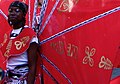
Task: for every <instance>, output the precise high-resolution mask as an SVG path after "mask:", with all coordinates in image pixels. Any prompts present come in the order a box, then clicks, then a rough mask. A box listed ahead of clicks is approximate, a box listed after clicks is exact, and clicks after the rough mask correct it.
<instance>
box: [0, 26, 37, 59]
mask: <svg viewBox="0 0 120 84" xmlns="http://www.w3.org/2000/svg"><path fill="white" fill-rule="evenodd" d="M10 32H11V31H10ZM10 32H8V34H6V33H5V34H4V35H5V37H6V38H4V41H3V42H5V43H3V46H2V47H1V51H2V53H3V55H4V57H5V58H6V57H7V58H8V57H9V56H12V55H18V54H21V53H23V52H24V51H25V50H27V49H28V47H29V44H30V41H31V39H32V38H33V37H34V36H35V35H36V34H35V32H34V31H33V29H31V28H25V29H23V30H22V32H21V33H20V35H19V36H17V37H16V38H15V39H12V40H11V39H10Z"/></svg>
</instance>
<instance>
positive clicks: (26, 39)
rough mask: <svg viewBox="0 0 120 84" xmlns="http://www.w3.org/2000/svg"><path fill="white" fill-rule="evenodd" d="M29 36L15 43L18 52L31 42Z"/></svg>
mask: <svg viewBox="0 0 120 84" xmlns="http://www.w3.org/2000/svg"><path fill="white" fill-rule="evenodd" d="M29 39H30V38H29V36H26V37H23V38H21V39H20V41H15V42H14V45H15V46H16V49H17V50H20V49H21V48H22V47H24V46H25V45H26V43H27V42H28V41H29Z"/></svg>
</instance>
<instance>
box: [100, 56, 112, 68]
mask: <svg viewBox="0 0 120 84" xmlns="http://www.w3.org/2000/svg"><path fill="white" fill-rule="evenodd" d="M112 67H113V64H112V62H111V61H110V60H109V59H108V58H105V57H104V56H102V57H101V60H100V62H99V68H103V69H106V70H108V69H112Z"/></svg>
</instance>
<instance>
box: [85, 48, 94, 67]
mask: <svg viewBox="0 0 120 84" xmlns="http://www.w3.org/2000/svg"><path fill="white" fill-rule="evenodd" d="M95 52H96V49H95V48H92V49H90V48H89V46H86V48H85V53H86V54H87V56H85V57H84V58H83V64H89V66H90V67H93V66H94V60H93V59H92V58H91V57H92V56H94V55H95Z"/></svg>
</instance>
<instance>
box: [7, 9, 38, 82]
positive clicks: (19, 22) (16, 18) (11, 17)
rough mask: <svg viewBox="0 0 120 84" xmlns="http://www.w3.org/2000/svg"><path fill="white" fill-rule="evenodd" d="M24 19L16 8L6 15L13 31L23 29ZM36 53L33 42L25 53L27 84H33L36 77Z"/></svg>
mask: <svg viewBox="0 0 120 84" xmlns="http://www.w3.org/2000/svg"><path fill="white" fill-rule="evenodd" d="M24 18H25V14H24V13H23V12H22V10H20V9H19V8H18V7H11V8H10V9H9V13H8V22H10V21H11V22H12V24H11V23H9V24H10V25H11V26H12V28H13V29H19V28H20V27H24V24H23V19H24ZM37 51H38V44H37V43H35V42H33V43H31V44H30V46H29V48H28V50H27V53H28V67H29V71H28V75H27V76H28V77H27V84H34V81H35V75H36V63H37V58H38V56H37Z"/></svg>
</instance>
